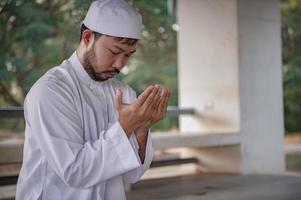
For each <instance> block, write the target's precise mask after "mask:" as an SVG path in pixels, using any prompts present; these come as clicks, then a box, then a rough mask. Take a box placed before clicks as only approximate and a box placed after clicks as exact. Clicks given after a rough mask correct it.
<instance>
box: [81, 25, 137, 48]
mask: <svg viewBox="0 0 301 200" xmlns="http://www.w3.org/2000/svg"><path fill="white" fill-rule="evenodd" d="M86 29H89V28H88V27H86V26H85V24H82V27H81V29H80V41H81V40H82V37H83V32H84V31H85V30H86ZM93 33H94V37H95V40H97V39H98V38H99V37H101V36H102V35H103V34H101V33H98V32H95V31H93ZM109 37H112V36H109ZM114 39H115V40H117V41H120V42H121V43H122V44H127V45H130V46H133V45H134V44H136V43H137V42H138V39H134V38H126V37H114Z"/></svg>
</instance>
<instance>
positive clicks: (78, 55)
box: [76, 44, 85, 66]
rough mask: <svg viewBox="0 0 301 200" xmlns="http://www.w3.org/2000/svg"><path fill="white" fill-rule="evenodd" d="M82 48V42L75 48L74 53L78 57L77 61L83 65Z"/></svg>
mask: <svg viewBox="0 0 301 200" xmlns="http://www.w3.org/2000/svg"><path fill="white" fill-rule="evenodd" d="M84 54H85V53H84V48H83V47H82V44H80V45H79V46H78V47H77V49H76V55H77V57H78V59H79V62H80V63H81V64H82V65H83V66H84Z"/></svg>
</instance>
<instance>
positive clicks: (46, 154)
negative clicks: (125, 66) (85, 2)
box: [16, 53, 153, 200]
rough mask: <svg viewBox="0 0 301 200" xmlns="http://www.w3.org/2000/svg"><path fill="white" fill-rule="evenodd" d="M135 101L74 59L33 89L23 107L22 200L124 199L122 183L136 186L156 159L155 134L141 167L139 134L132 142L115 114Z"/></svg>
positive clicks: (125, 89)
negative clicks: (119, 104) (118, 103)
mask: <svg viewBox="0 0 301 200" xmlns="http://www.w3.org/2000/svg"><path fill="white" fill-rule="evenodd" d="M117 88H118V89H121V90H122V92H123V102H124V103H131V102H133V101H134V100H135V98H136V94H135V92H134V91H133V90H132V89H131V88H130V87H129V86H127V85H126V84H123V83H122V82H120V81H118V80H116V79H109V80H107V81H104V82H95V81H93V80H92V79H91V78H90V77H89V75H88V74H87V73H86V71H85V70H84V68H83V66H82V65H81V63H80V62H79V59H78V57H77V55H76V53H74V54H73V55H72V56H71V57H70V58H69V59H68V60H65V61H64V62H63V63H62V64H61V65H59V66H57V67H54V68H52V69H51V70H49V71H48V72H47V73H46V74H45V75H43V76H42V77H41V78H40V79H39V80H38V81H37V82H36V83H35V84H34V85H33V87H32V88H31V90H30V91H29V93H28V94H27V96H26V99H25V102H24V116H25V121H26V128H25V142H24V153H23V165H22V168H21V172H20V175H19V179H18V183H17V193H16V198H17V199H18V200H21V199H22V200H29V199H30V200H36V199H42V200H63V199H64V200H65V199H66V200H67V199H68V200H77V199H78V200H90V199H91V200H119V199H125V191H124V185H123V182H128V183H134V182H136V181H138V180H139V178H140V177H141V176H142V175H143V173H144V172H145V171H146V170H147V169H148V168H149V165H150V163H151V160H152V157H153V148H152V143H151V138H150V134H148V138H147V145H146V155H145V160H144V163H143V164H142V163H141V161H140V158H139V154H138V149H139V145H138V142H137V139H136V137H135V134H132V135H131V137H130V138H128V137H127V135H126V134H125V132H124V130H123V129H122V127H121V126H120V124H119V121H118V113H117V111H116V109H115V101H114V96H115V93H116V90H117Z"/></svg>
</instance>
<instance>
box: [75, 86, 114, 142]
mask: <svg viewBox="0 0 301 200" xmlns="http://www.w3.org/2000/svg"><path fill="white" fill-rule="evenodd" d="M114 95H115V92H114V88H111V87H109V86H103V87H100V86H94V87H93V86H90V87H82V88H81V91H80V96H79V100H78V107H79V108H80V109H78V111H79V112H80V113H79V115H80V116H81V123H82V124H81V126H82V128H83V137H84V140H85V141H90V140H96V139H98V138H99V137H101V135H102V134H104V132H105V131H106V130H107V129H108V128H109V127H110V125H111V124H113V123H114V122H116V121H117V120H118V113H117V111H116V109H115V100H114Z"/></svg>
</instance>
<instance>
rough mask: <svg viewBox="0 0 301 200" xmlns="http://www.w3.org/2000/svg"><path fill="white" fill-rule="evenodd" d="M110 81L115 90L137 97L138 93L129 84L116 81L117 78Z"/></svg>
mask: <svg viewBox="0 0 301 200" xmlns="http://www.w3.org/2000/svg"><path fill="white" fill-rule="evenodd" d="M109 81H110V84H111V85H112V86H113V87H114V89H121V90H122V91H123V92H126V93H128V94H129V95H131V96H132V95H135V96H136V92H135V91H134V90H133V88H132V87H131V86H129V85H128V84H126V83H123V82H122V81H120V80H118V79H115V78H113V79H110V80H109Z"/></svg>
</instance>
